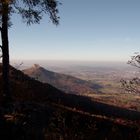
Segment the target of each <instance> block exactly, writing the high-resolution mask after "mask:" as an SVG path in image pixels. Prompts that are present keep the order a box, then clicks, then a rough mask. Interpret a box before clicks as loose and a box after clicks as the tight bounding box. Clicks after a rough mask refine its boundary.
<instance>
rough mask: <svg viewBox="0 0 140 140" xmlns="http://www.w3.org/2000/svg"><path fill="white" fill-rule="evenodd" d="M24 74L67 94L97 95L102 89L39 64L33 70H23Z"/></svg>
mask: <svg viewBox="0 0 140 140" xmlns="http://www.w3.org/2000/svg"><path fill="white" fill-rule="evenodd" d="M23 72H24V74H27V75H28V76H30V77H32V78H35V79H36V80H39V81H40V82H43V83H49V84H51V85H53V86H54V87H56V88H58V89H60V90H62V91H64V92H66V93H71V94H78V95H87V94H88V93H97V92H98V89H100V88H102V87H101V86H100V85H98V84H93V83H90V82H88V81H85V80H81V79H79V78H75V77H73V76H69V75H65V74H61V73H56V72H53V71H49V70H47V69H45V68H43V67H41V66H39V65H38V64H34V66H32V67H31V68H28V69H25V70H23Z"/></svg>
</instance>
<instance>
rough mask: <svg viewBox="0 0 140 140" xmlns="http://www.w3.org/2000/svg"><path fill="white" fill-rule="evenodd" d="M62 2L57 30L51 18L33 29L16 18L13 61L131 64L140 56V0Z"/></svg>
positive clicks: (14, 19)
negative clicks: (131, 58) (125, 62)
mask: <svg viewBox="0 0 140 140" xmlns="http://www.w3.org/2000/svg"><path fill="white" fill-rule="evenodd" d="M61 2H62V5H60V6H59V11H60V12H59V15H60V25H58V26H57V27H56V26H55V25H52V23H51V21H49V19H48V18H47V17H44V18H43V20H42V22H41V23H40V24H39V25H32V26H30V27H29V26H26V24H24V23H22V19H21V18H20V17H18V16H17V15H14V16H13V17H12V22H13V26H12V27H11V28H10V29H9V30H10V34H9V39H10V58H11V59H17V60H21V61H22V60H28V59H31V60H32V59H33V60H85V61H87V60H89V61H127V60H128V59H129V58H130V56H131V55H133V53H134V52H139V46H140V8H139V5H140V1H139V0H76V1H75V0H66V1H64V0H62V1H61Z"/></svg>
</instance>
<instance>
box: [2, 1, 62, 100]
mask: <svg viewBox="0 0 140 140" xmlns="http://www.w3.org/2000/svg"><path fill="white" fill-rule="evenodd" d="M58 4H60V3H59V2H58V1H56V0H0V32H1V42H2V44H1V46H0V48H1V51H2V65H3V66H2V78H3V91H2V93H3V96H4V99H5V101H8V102H9V101H10V100H11V94H10V86H9V83H10V82H9V40H8V29H9V27H10V26H11V21H10V17H11V16H12V14H19V15H21V17H22V19H23V21H24V22H25V23H27V24H28V25H31V24H39V23H40V21H41V19H42V18H43V16H44V15H46V14H48V15H49V18H50V19H51V21H52V23H53V24H55V25H58V23H59V17H58V16H57V14H58V9H57V7H58Z"/></svg>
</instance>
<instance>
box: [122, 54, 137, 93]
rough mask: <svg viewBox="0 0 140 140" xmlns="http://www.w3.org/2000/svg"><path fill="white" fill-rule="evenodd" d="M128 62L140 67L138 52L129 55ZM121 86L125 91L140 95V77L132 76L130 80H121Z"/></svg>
mask: <svg viewBox="0 0 140 140" xmlns="http://www.w3.org/2000/svg"><path fill="white" fill-rule="evenodd" d="M128 64H130V65H132V66H134V67H136V68H140V54H139V53H135V55H134V56H132V57H131V60H130V61H128ZM121 83H122V87H123V89H124V90H125V92H127V93H133V94H138V95H140V77H139V76H137V77H134V78H133V79H130V80H121Z"/></svg>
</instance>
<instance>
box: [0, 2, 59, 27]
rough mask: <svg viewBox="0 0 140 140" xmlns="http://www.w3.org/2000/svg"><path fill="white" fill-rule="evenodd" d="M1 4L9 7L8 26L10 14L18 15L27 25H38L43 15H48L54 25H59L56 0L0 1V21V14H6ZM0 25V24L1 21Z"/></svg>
mask: <svg viewBox="0 0 140 140" xmlns="http://www.w3.org/2000/svg"><path fill="white" fill-rule="evenodd" d="M3 4H8V6H9V9H8V14H9V25H11V22H10V16H11V15H12V14H20V15H21V17H22V19H23V21H24V22H26V23H27V24H28V25H31V24H34V23H40V20H41V19H42V17H43V16H44V15H45V14H49V17H50V19H51V20H52V22H53V23H54V24H56V25H57V24H58V23H59V17H58V16H57V13H58V9H57V5H58V4H60V3H59V2H58V1H56V0H0V8H1V11H0V19H2V14H3V13H5V12H7V11H6V10H5V9H2V5H3ZM0 23H1V24H2V21H1V20H0Z"/></svg>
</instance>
